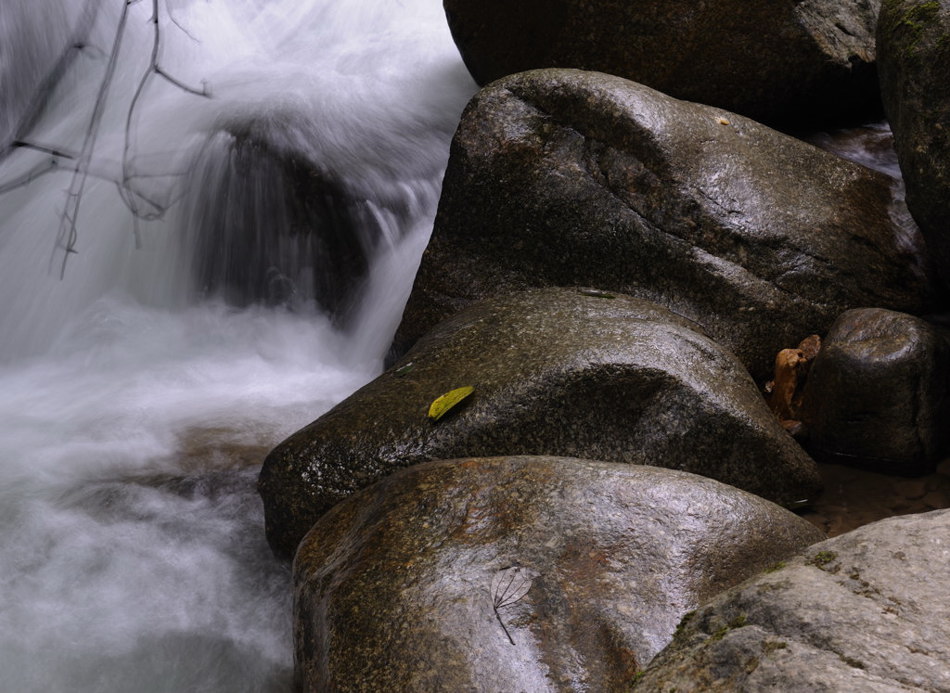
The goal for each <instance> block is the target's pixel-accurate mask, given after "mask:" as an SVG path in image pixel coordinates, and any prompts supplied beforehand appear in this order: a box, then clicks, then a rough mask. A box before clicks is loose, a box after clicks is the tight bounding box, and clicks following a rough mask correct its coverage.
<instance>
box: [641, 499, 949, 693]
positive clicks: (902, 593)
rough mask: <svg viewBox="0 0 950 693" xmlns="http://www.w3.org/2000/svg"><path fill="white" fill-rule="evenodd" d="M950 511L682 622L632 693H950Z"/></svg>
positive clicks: (843, 546)
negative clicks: (673, 692)
mask: <svg viewBox="0 0 950 693" xmlns="http://www.w3.org/2000/svg"><path fill="white" fill-rule="evenodd" d="M948 581H950V510H939V511H935V512H932V513H926V514H923V515H911V516H907V517H900V518H891V519H887V520H882V521H880V522H876V523H874V524H871V525H866V526H864V527H861V528H860V529H856V530H854V531H853V532H849V533H848V534H844V535H842V536H840V537H835V538H834V539H829V540H827V541H825V542H822V543H820V544H815V545H813V546H811V547H809V548H808V549H806V550H805V551H804V553H802V554H801V555H800V556H798V557H796V558H795V559H794V560H789V561H787V563H785V564H779V565H777V566H775V569H773V570H771V571H769V572H766V573H764V574H762V575H760V576H758V577H755V578H753V579H751V580H748V581H747V582H745V583H743V584H742V585H739V586H738V587H735V588H733V589H731V590H729V591H727V592H725V593H723V594H721V595H720V596H718V597H716V598H715V599H713V600H712V601H710V602H709V603H707V604H705V605H704V606H702V607H701V608H700V609H699V610H697V611H696V612H695V614H693V615H692V616H691V617H689V618H687V619H685V621H684V623H683V624H681V626H680V628H679V629H678V631H677V634H676V637H675V638H674V640H673V642H672V643H671V644H670V645H669V646H668V647H667V648H666V649H665V650H664V651H663V652H662V653H660V655H659V656H658V657H657V658H656V659H655V660H653V662H652V664H651V665H650V667H649V668H648V670H647V671H646V674H645V675H644V676H643V677H642V678H641V679H640V680H639V681H638V683H637V685H636V686H634V687H633V688H632V690H634V691H669V690H677V691H730V692H732V691H783V692H788V693H806V692H807V693H813V692H814V691H869V692H873V693H894V692H895V691H930V692H935V691H947V690H950V600H948V599H947V584H948Z"/></svg>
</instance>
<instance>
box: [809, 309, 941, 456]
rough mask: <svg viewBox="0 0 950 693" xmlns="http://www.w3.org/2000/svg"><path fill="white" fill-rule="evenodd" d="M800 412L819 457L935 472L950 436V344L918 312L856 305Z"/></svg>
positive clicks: (837, 327) (835, 330) (834, 333)
mask: <svg viewBox="0 0 950 693" xmlns="http://www.w3.org/2000/svg"><path fill="white" fill-rule="evenodd" d="M801 417H802V421H803V423H804V424H805V427H806V433H807V436H808V440H809V449H810V450H811V451H812V452H813V453H814V454H815V455H817V456H820V457H824V458H831V461H835V462H844V463H846V464H852V465H856V466H861V467H866V468H870V469H874V470H876V471H883V472H889V473H897V474H901V473H903V474H914V473H926V472H929V471H933V468H934V466H935V465H936V462H937V461H938V459H939V456H940V455H941V454H942V453H943V452H944V451H945V449H946V443H947V441H948V436H950V346H948V344H947V342H946V340H945V339H944V338H943V337H942V336H941V335H940V334H939V333H938V332H937V330H936V329H935V328H934V327H932V326H931V325H930V324H928V323H927V322H925V321H923V320H921V319H920V318H915V317H914V316H912V315H905V314H903V313H895V312H893V311H889V310H881V309H879V308H860V309H856V310H849V311H847V312H845V313H843V314H842V315H841V316H840V317H839V318H838V319H837V320H835V323H834V325H832V326H831V330H830V331H829V332H828V335H827V336H826V337H825V340H824V342H823V343H822V348H821V351H820V352H818V356H817V357H816V358H815V360H814V363H813V364H812V366H811V369H810V370H809V373H808V380H807V382H806V385H805V392H804V398H803V404H802V411H801Z"/></svg>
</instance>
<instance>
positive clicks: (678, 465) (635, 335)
mask: <svg viewBox="0 0 950 693" xmlns="http://www.w3.org/2000/svg"><path fill="white" fill-rule="evenodd" d="M689 325H690V324H689V322H688V321H686V320H683V319H682V318H679V317H677V316H675V315H673V314H671V313H670V312H669V311H667V310H665V309H663V308H661V307H658V306H656V305H654V304H651V303H648V302H645V301H641V300H637V299H634V298H631V297H628V296H622V295H619V294H605V293H603V292H596V291H593V292H592V291H585V290H579V289H542V290H532V291H528V292H524V293H521V294H516V295H506V296H502V297H498V298H496V299H492V300H488V301H484V302H482V303H479V304H476V305H473V306H471V307H470V308H469V309H468V310H466V311H464V312H462V313H460V314H458V315H457V316H455V317H454V318H452V319H450V320H447V321H446V322H444V323H442V324H441V325H440V326H438V327H437V328H435V329H434V330H433V331H432V332H430V333H429V334H428V335H427V336H426V338H425V339H423V340H421V341H420V342H419V343H418V344H417V345H416V347H415V348H414V349H413V350H412V351H411V352H410V353H409V354H408V355H407V356H406V358H405V359H404V360H403V361H401V362H399V363H397V364H395V365H394V366H393V367H392V368H390V369H389V370H388V371H386V372H385V373H383V374H382V375H381V376H380V377H379V378H377V379H376V380H374V381H373V382H371V383H369V384H368V385H366V386H365V387H363V388H362V389H360V390H359V391H357V392H356V393H355V394H353V395H352V396H350V397H349V398H348V399H346V400H344V401H343V402H341V403H340V404H339V405H337V406H336V407H334V408H333V409H332V410H330V411H329V412H327V413H326V414H325V415H324V416H322V417H320V418H319V419H317V420H316V421H314V422H313V423H312V424H310V425H309V426H307V427H306V428H304V429H302V430H300V431H298V432H297V433H295V434H294V435H293V436H291V437H290V438H289V439H287V440H286V441H284V442H283V443H281V444H280V445H279V446H278V447H277V448H276V449H275V450H274V451H273V452H272V453H271V454H270V455H269V456H268V457H267V459H266V461H265V462H264V467H263V469H262V471H261V478H260V489H261V494H262V496H263V498H264V507H265V512H266V518H267V524H266V529H267V535H268V539H269V541H270V543H271V546H273V547H274V548H275V550H276V551H277V552H278V553H280V554H283V555H291V554H293V552H294V549H295V548H296V546H297V544H298V542H299V541H300V539H301V538H302V537H303V535H304V534H305V533H306V531H307V530H308V529H309V528H310V527H311V526H312V525H313V523H314V522H315V521H316V520H317V519H318V518H319V517H320V516H321V515H322V514H323V513H325V512H326V511H327V510H329V509H330V508H331V507H332V506H333V505H334V504H335V503H337V502H339V501H340V500H342V499H343V498H346V497H347V496H349V495H350V494H352V493H354V492H356V491H358V490H360V489H361V488H364V487H366V486H369V485H370V484H372V483H373V482H375V481H377V480H379V479H381V478H382V477H384V476H386V475H387V474H390V473H392V472H394V471H396V470H397V469H400V468H402V467H407V466H409V465H412V464H416V463H419V462H424V461H428V460H434V459H451V458H455V457H466V456H492V455H521V454H532V455H534V454H543V455H563V456H570V457H584V458H589V459H597V460H604V461H608V462H626V463H630V464H650V465H655V466H661V467H669V468H675V469H682V470H686V471H691V472H695V473H699V474H703V475H704V476H710V477H713V478H716V479H719V480H720V481H723V482H726V483H729V484H732V485H734V486H738V487H740V488H743V489H745V490H747V491H751V492H753V493H757V494H759V495H761V496H763V497H766V498H769V499H771V500H775V501H777V502H779V503H782V504H792V503H795V502H796V501H799V500H802V499H806V498H810V497H812V496H814V495H815V493H816V490H817V488H818V481H817V479H818V475H817V469H816V467H815V464H814V462H812V460H811V459H810V458H809V457H808V456H807V455H805V454H804V452H802V450H801V448H800V447H799V446H798V444H797V443H795V441H793V440H792V438H791V437H789V436H788V434H787V433H785V431H784V430H783V429H782V428H781V426H780V425H779V423H778V421H777V420H776V419H775V417H774V416H772V414H771V412H770V411H769V410H768V408H767V407H766V405H765V401H764V400H763V399H762V397H761V396H760V394H759V392H758V391H757V389H756V387H755V384H754V383H753V382H752V380H751V378H749V375H748V373H747V372H746V371H745V369H744V368H743V367H742V364H740V363H739V362H738V361H737V360H736V358H735V356H733V355H732V354H731V353H729V352H727V351H725V350H723V349H722V348H721V347H719V346H718V345H717V344H715V343H714V342H712V341H711V340H709V339H708V338H706V337H704V336H702V335H700V334H699V333H698V332H695V331H693V330H692V329H690V326H689ZM463 386H472V387H474V392H473V393H472V394H471V395H470V396H469V397H468V398H467V399H465V400H464V401H462V402H461V403H460V404H459V405H458V406H456V407H455V408H454V409H452V410H450V411H449V413H448V414H447V415H445V416H444V417H443V418H441V419H439V420H438V421H435V422H434V421H432V420H431V419H429V418H428V417H427V412H428V410H429V406H430V403H431V402H433V400H435V399H436V398H437V397H439V396H441V395H442V394H444V393H446V392H449V391H451V390H454V389H456V388H460V387H463Z"/></svg>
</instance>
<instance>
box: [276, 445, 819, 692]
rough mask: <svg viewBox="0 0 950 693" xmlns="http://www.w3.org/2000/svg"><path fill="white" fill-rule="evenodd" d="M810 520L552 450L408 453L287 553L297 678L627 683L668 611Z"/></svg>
mask: <svg viewBox="0 0 950 693" xmlns="http://www.w3.org/2000/svg"><path fill="white" fill-rule="evenodd" d="M821 538H822V534H821V533H820V532H819V531H818V530H816V529H814V528H813V527H812V526H811V525H810V524H808V523H807V522H805V521H804V520H802V519H801V518H799V517H797V516H795V515H793V514H792V513H790V512H788V511H786V510H784V509H782V508H779V507H778V506H776V505H774V504H772V503H769V502H767V501H764V500H762V499H761V498H757V497H755V496H752V495H751V494H748V493H745V492H742V491H739V490H738V489H735V488H733V487H729V486H725V485H724V484H720V483H718V482H716V481H713V480H711V479H705V478H702V477H697V476H694V475H691V474H686V473H683V472H675V471H671V470H666V469H656V468H651V467H632V466H629V465H617V464H605V463H599V462H590V461H586V460H579V459H564V458H556V457H510V458H480V459H463V460H451V461H441V462H430V463H426V464H421V465H417V466H415V467H411V468H409V469H406V470H402V471H400V472H397V473H396V474H393V475H391V476H389V477H387V478H386V479H384V480H383V481H381V482H380V483H378V484H375V485H374V486H372V487H370V488H368V489H365V490H364V491H362V492H360V493H359V494H357V495H355V496H352V497H351V498H349V499H347V500H346V501H344V502H342V503H340V504H339V505H337V506H336V507H335V508H333V510H331V511H330V512H329V513H328V514H327V515H325V516H324V517H323V518H322V519H321V520H320V522H318V523H317V524H316V525H315V526H314V528H313V529H312V530H311V531H310V533H309V534H308V535H307V537H306V539H305V540H304V542H303V543H302V544H301V547H300V551H299V552H298V553H297V558H296V561H295V564H294V585H295V621H294V635H295V647H296V663H297V680H298V685H300V686H301V687H302V689H303V690H304V691H320V692H321V693H322V692H325V691H371V690H380V691H381V690H393V691H486V692H491V693H495V692H496V691H532V692H536V691H537V692H540V691H579V690H597V691H613V690H628V688H629V686H630V684H631V682H632V681H633V680H634V678H635V677H636V672H637V671H638V670H639V669H640V668H641V667H642V666H643V665H644V664H645V663H646V662H648V661H649V660H650V659H651V658H652V657H653V656H654V655H655V654H656V652H657V651H659V649H660V648H662V647H663V645H664V644H665V643H667V642H668V641H669V640H670V638H671V636H672V634H673V630H674V628H675V626H676V623H677V622H678V621H679V619H680V617H681V616H682V614H684V613H685V612H686V611H688V610H689V609H692V608H695V606H696V605H697V604H698V603H700V602H701V601H703V600H705V599H708V598H710V597H711V596H713V595H715V594H717V593H719V592H720V591H722V590H723V589H726V588H728V587H731V586H733V585H735V584H737V583H738V582H739V581H740V580H742V579H744V578H745V577H748V576H749V575H752V574H754V573H755V572H758V571H760V570H762V569H764V568H765V567H766V566H768V565H769V564H770V563H771V562H775V561H777V560H781V559H782V558H785V557H786V556H788V555H790V554H792V553H794V552H795V551H797V550H800V549H801V548H802V547H804V546H806V545H808V544H811V543H813V542H815V541H819V540H820V539H821Z"/></svg>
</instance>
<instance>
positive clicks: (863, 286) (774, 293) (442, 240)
mask: <svg viewBox="0 0 950 693" xmlns="http://www.w3.org/2000/svg"><path fill="white" fill-rule="evenodd" d="M897 186H898V183H897V182H896V181H894V180H893V179H891V178H889V177H888V176H885V175H883V174H880V173H877V172H874V171H870V170H868V169H866V168H864V167H863V166H860V165H857V164H854V163H851V162H848V161H844V160H842V159H840V158H838V157H836V156H834V155H832V154H829V153H827V152H823V151H820V150H819V149H817V148H815V147H814V146H812V145H809V144H806V143H803V142H801V141H799V140H796V139H793V138H791V137H787V136H785V135H782V134H780V133H778V132H775V131H774V130H770V129H769V128H766V127H764V126H762V125H759V124H758V123H754V122H752V121H750V120H747V119H745V118H741V117H739V116H735V115H733V114H731V113H727V112H725V111H721V110H717V109H713V108H708V107H705V106H700V105H697V104H692V103H686V102H683V101H677V100H675V99H671V98H669V97H667V96H664V95H662V94H660V93H658V92H656V91H653V90H652V89H648V88H646V87H644V86H641V85H638V84H634V83H632V82H629V81H626V80H623V79H620V78H618V77H611V76H608V75H603V74H599V73H591V72H580V71H576V70H539V71H535V72H530V73H524V74H520V75H515V76H512V77H509V78H507V79H504V80H501V81H499V82H496V83H494V84H493V85H491V86H490V87H487V88H485V89H483V90H482V91H481V92H479V94H478V95H477V96H476V97H475V99H473V101H472V102H471V103H470V104H469V106H468V108H467V110H466V112H465V114H464V115H463V118H462V121H461V124H460V126H459V129H458V131H457V133H456V135H455V139H454V140H453V144H452V150H451V155H450V160H449V165H448V170H447V171H446V176H445V183H444V185H443V189H442V198H441V201H440V204H439V211H438V215H437V218H436V222H435V229H434V231H433V234H432V239H431V241H430V243H429V246H428V248H427V249H426V252H425V254H424V255H423V258H422V263H421V266H420V268H419V273H418V275H417V278H416V282H415V286H414V288H413V291H412V294H411V296H410V299H409V303H408V305H407V307H406V312H405V314H404V318H403V322H402V325H401V326H400V328H399V331H398V333H397V335H396V340H395V350H396V351H397V352H398V351H400V350H403V349H405V348H406V347H407V346H408V345H409V344H411V343H412V342H413V341H414V340H415V339H417V338H418V337H419V336H421V335H422V334H424V333H425V331H426V330H428V329H429V328H431V327H432V326H433V325H434V324H436V323H437V322H438V321H439V320H441V319H443V318H444V317H446V316H447V315H450V314H451V313H453V312H454V311H456V310H458V309H459V308H460V307H462V306H463V305H465V304H467V303H469V302H471V301H473V300H475V299H477V298H482V297H485V296H490V295H494V294H496V293H499V292H503V291H510V290H512V289H516V288H522V287H525V286H539V285H560V286H569V285H581V286H595V287H598V288H601V289H606V290H610V291H621V292H624V293H628V294H632V295H637V296H641V297H644V298H648V299H650V300H654V301H656V302H658V303H662V304H664V305H666V306H668V307H670V308H671V309H672V310H673V311H674V312H676V313H679V314H681V315H684V316H686V317H688V318H690V319H692V320H694V321H695V322H698V323H699V324H701V325H702V326H703V327H704V328H705V329H706V331H707V333H708V334H709V335H710V336H712V337H713V338H714V339H716V340H718V341H719V342H721V343H722V344H723V345H725V346H727V347H728V348H730V349H731V350H733V351H734V352H735V353H736V354H737V355H738V356H739V357H740V359H741V360H742V361H743V363H745V364H746V366H747V367H749V368H750V370H751V371H752V373H753V375H754V376H755V377H756V378H760V379H763V380H764V379H765V378H766V377H768V375H769V374H770V372H771V368H772V362H773V359H774V357H775V354H776V353H777V352H778V351H779V350H781V349H783V348H785V347H787V346H788V345H790V344H797V343H798V342H799V341H800V340H801V339H802V338H803V337H804V336H806V335H809V334H813V333H824V332H825V331H827V329H828V327H830V325H831V323H832V322H833V321H834V319H835V318H836V317H837V316H838V315H839V314H840V313H841V312H842V311H844V310H846V309H848V308H855V307H860V306H867V305H873V306H880V307H883V308H891V309H894V310H901V311H903V312H908V313H912V314H916V313H919V312H920V311H921V310H922V309H923V307H924V306H925V305H926V303H927V296H928V290H929V279H928V275H927V270H926V260H925V254H924V250H923V248H922V239H921V237H920V235H919V231H918V230H917V228H916V227H915V225H914V224H913V221H912V220H911V219H910V217H909V215H908V214H907V211H906V208H905V207H903V206H902V203H901V202H899V201H898V200H897V199H895V197H894V193H895V190H896V187H897Z"/></svg>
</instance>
